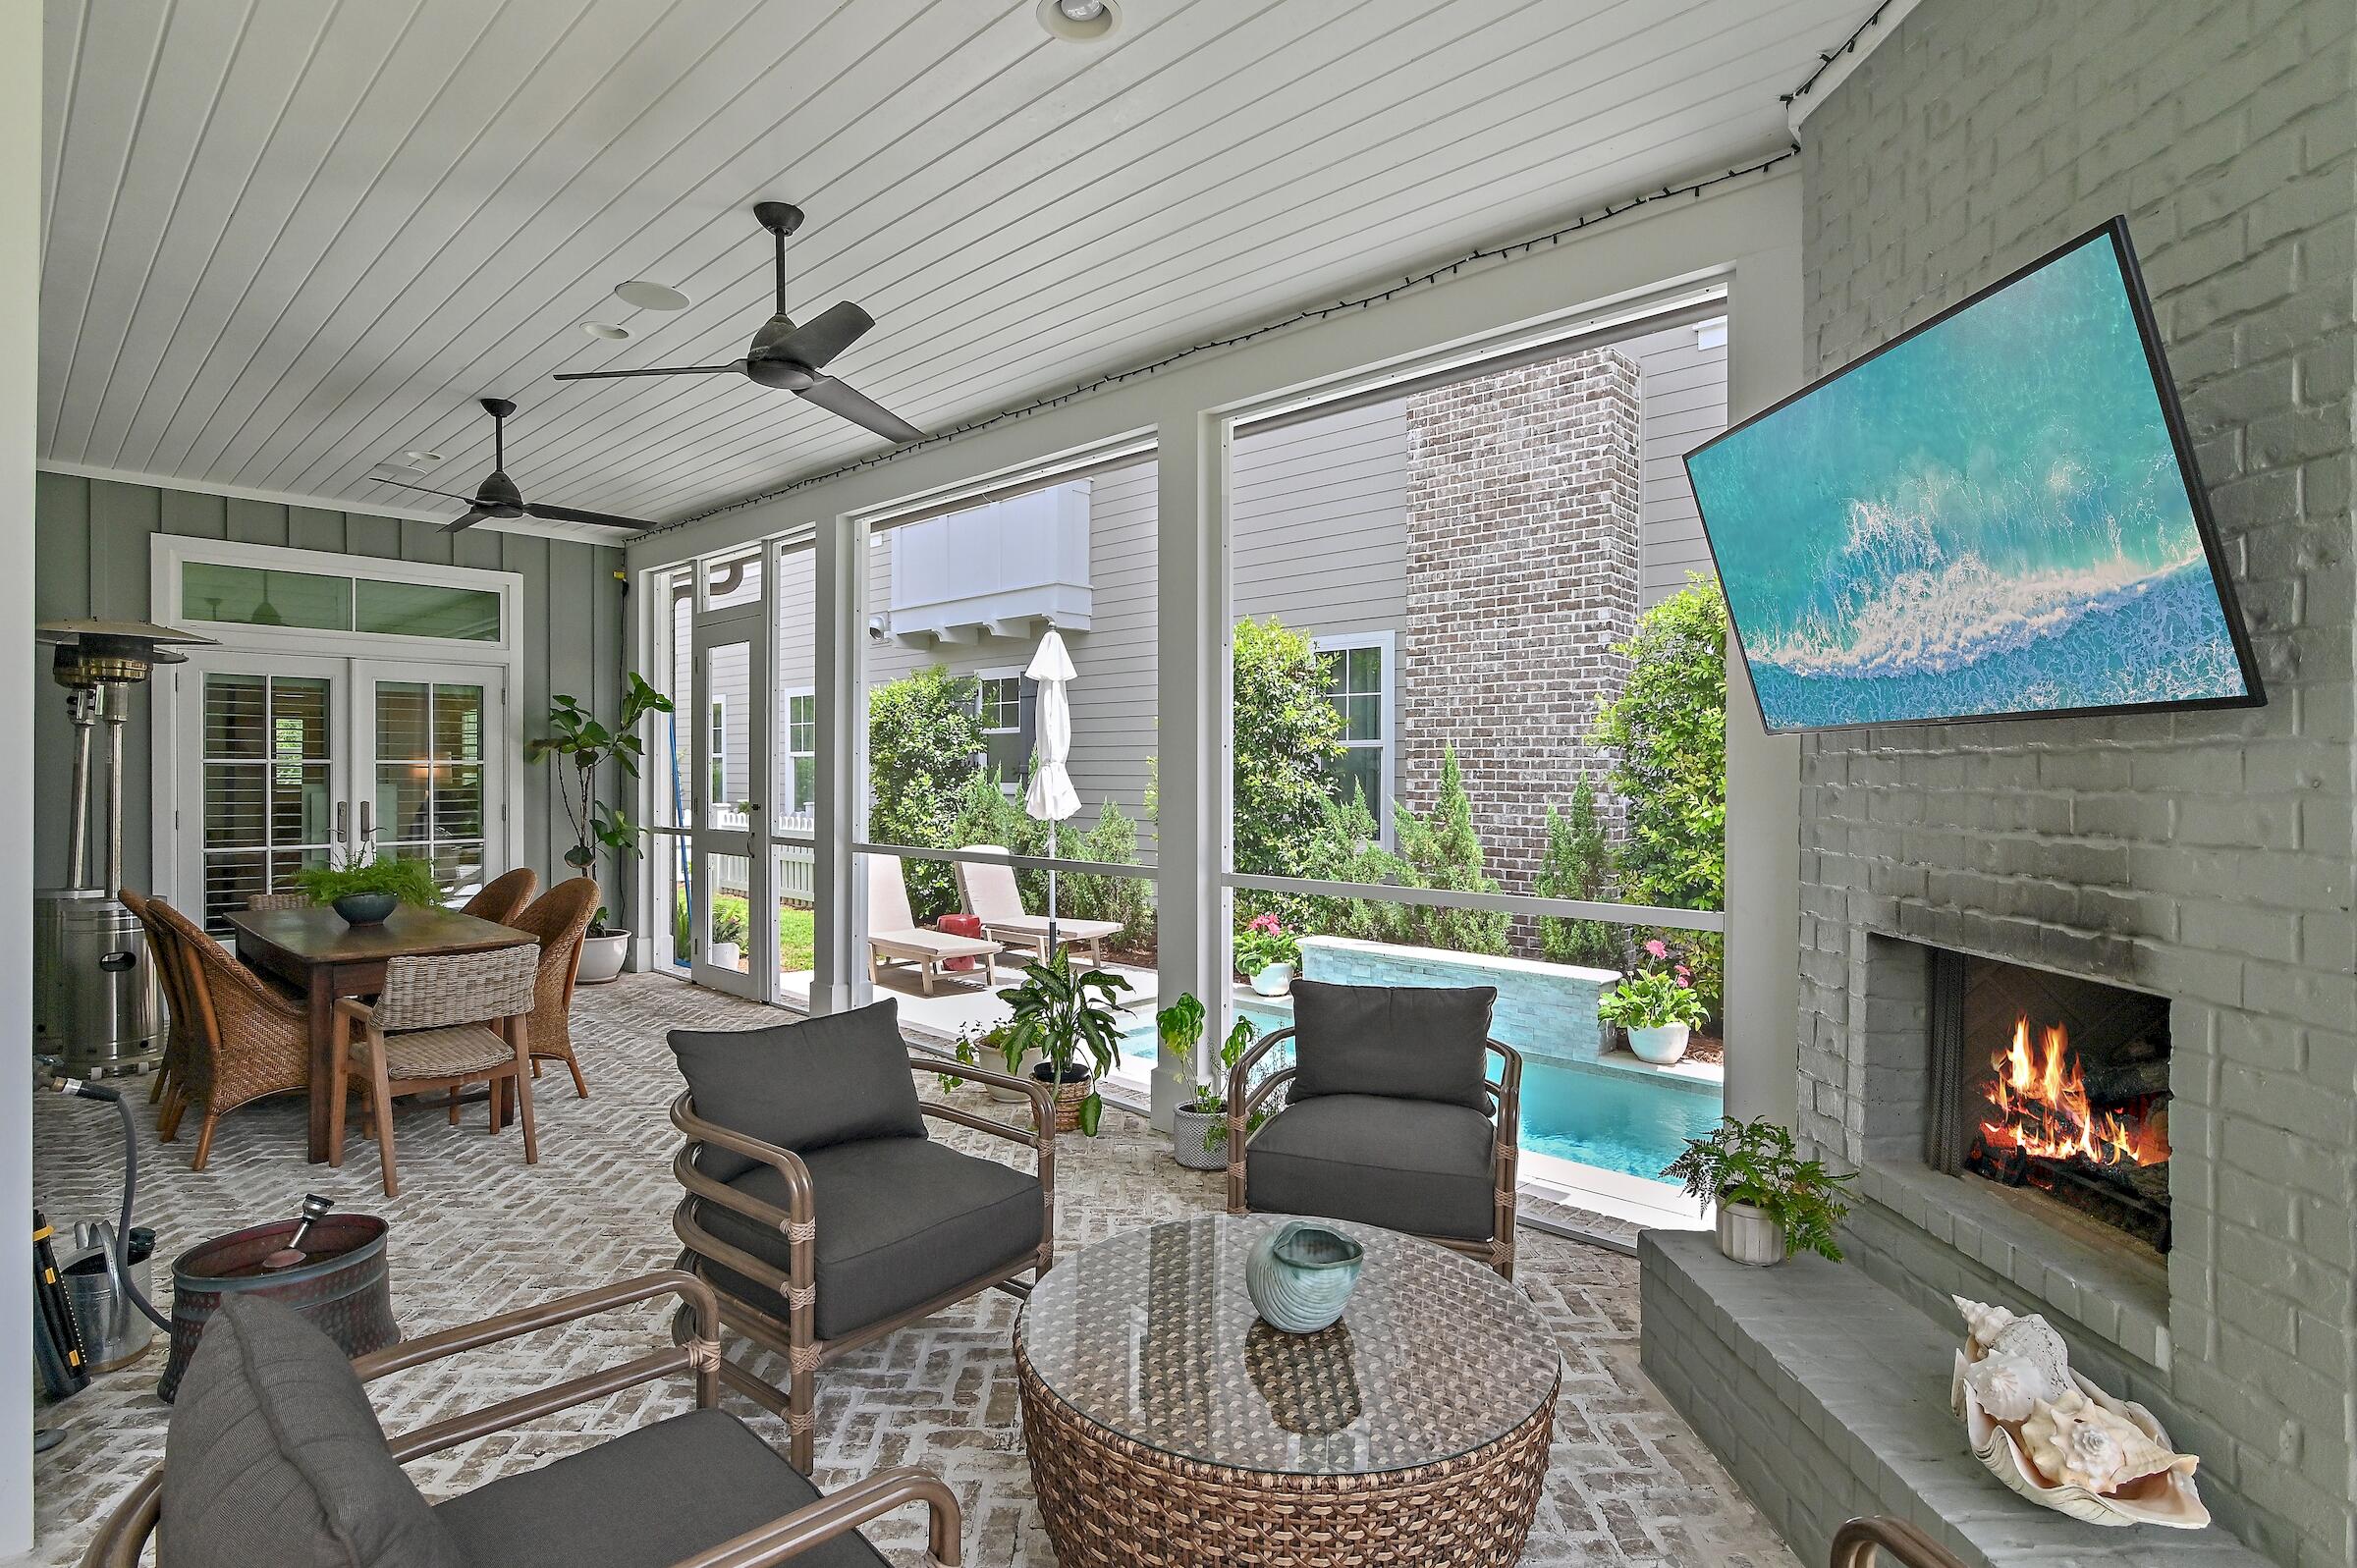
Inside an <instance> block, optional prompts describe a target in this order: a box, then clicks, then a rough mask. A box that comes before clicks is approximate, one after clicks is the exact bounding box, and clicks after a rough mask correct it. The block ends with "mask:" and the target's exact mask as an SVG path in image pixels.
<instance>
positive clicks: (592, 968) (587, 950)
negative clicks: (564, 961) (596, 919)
mask: <svg viewBox="0 0 2357 1568" xmlns="http://www.w3.org/2000/svg"><path fill="white" fill-rule="evenodd" d="M629 956H630V933H629V932H627V931H609V932H607V933H606V934H605V935H604V936H602V937H583V938H582V939H581V961H580V963H579V964H578V965H577V966H576V968H575V970H574V976H573V978H574V983H575V984H576V985H583V986H602V985H604V984H605V983H606V982H607V981H609V980H612V979H615V978H616V977H617V976H619V975H620V974H621V973H622V964H623V960H624V959H626V958H628V957H629Z"/></svg>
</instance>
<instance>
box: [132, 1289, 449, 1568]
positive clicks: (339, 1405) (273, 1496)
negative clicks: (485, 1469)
mask: <svg viewBox="0 0 2357 1568" xmlns="http://www.w3.org/2000/svg"><path fill="white" fill-rule="evenodd" d="M162 1506H163V1518H162V1521H161V1529H162V1546H161V1556H160V1557H159V1559H158V1560H159V1561H160V1562H161V1563H162V1565H163V1568H253V1565H254V1564H256V1563H269V1564H271V1565H272V1568H467V1564H466V1557H465V1556H464V1555H463V1554H462V1553H461V1552H460V1550H459V1545H458V1542H457V1541H454V1540H453V1539H452V1538H451V1535H450V1532H449V1530H448V1528H447V1527H445V1526H444V1525H443V1523H442V1522H441V1521H440V1520H439V1519H436V1518H435V1517H434V1511H433V1509H432V1508H430V1507H428V1506H427V1505H426V1501H425V1498H424V1497H422V1496H420V1495H419V1494H418V1491H417V1488H416V1487H414V1486H413V1485H411V1482H410V1478H409V1477H408V1476H406V1475H404V1474H403V1473H402V1469H401V1466H399V1465H397V1464H395V1463H394V1462H393V1455H392V1452H391V1450H389V1449H388V1448H387V1447H386V1446H385V1433H384V1429H383V1428H382V1427H380V1426H378V1425H377V1421H376V1411H375V1410H374V1409H373V1408H372V1407H371V1406H370V1405H369V1403H368V1395H367V1393H366V1392H365V1391H364V1390H363V1389H362V1388H361V1386H360V1379H359V1378H358V1377H357V1376H356V1374H355V1373H354V1372H353V1370H352V1363H351V1362H350V1361H347V1360H346V1359H345V1357H344V1352H343V1350H342V1349H341V1348H339V1347H338V1346H337V1344H336V1342H335V1341H334V1340H332V1339H330V1338H328V1337H327V1335H325V1334H323V1333H321V1332H320V1331H319V1330H318V1329H316V1328H314V1327H312V1326H311V1325H309V1324H307V1323H305V1322H303V1321H302V1319H301V1318H300V1317H298V1316H296V1315H295V1313H293V1312H292V1311H290V1310H289V1309H287V1308H285V1307H282V1306H280V1305H279V1304H278V1303H277V1302H275V1301H266V1300H263V1299H261V1298H259V1297H256V1296H252V1295H243V1294H241V1295H232V1296H229V1297H227V1298H225V1299H224V1300H223V1301H222V1303H221V1310H220V1311H219V1312H217V1313H215V1314H214V1315H213V1317H212V1319H211V1320H210V1321H209V1322H207V1323H206V1324H205V1325H204V1338H203V1339H202V1340H200V1341H199V1342H198V1343H197V1346H196V1354H195V1356H194V1357H193V1358H192V1359H191V1360H190V1362H189V1372H188V1376H187V1377H185V1378H183V1379H181V1383H180V1396H179V1398H178V1400H177V1401H176V1402H175V1403H174V1405H173V1407H172V1424H171V1426H170V1428H169V1429H168V1430H167V1432H166V1434H165V1437H164V1491H163V1499H162Z"/></svg>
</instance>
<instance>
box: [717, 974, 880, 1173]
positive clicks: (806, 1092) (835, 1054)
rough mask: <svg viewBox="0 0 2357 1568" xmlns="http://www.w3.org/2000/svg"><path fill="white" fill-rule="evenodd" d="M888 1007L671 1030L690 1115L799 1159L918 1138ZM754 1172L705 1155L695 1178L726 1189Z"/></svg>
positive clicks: (723, 1154) (742, 1162)
mask: <svg viewBox="0 0 2357 1568" xmlns="http://www.w3.org/2000/svg"><path fill="white" fill-rule="evenodd" d="M898 1009H899V1004H898V1003H897V1002H895V1001H893V1000H891V999H889V998H887V999H886V1000H883V1001H879V1002H877V1003H875V1004H874V1005H873V1006H869V1007H858V1008H854V1009H853V1010H851V1011H850V1012H833V1013H822V1014H820V1015H819V1016H818V1017H815V1018H805V1019H802V1020H801V1021H799V1022H796V1023H784V1024H774V1025H772V1026H770V1027H769V1028H767V1029H730V1030H712V1029H674V1030H673V1031H672V1032H671V1035H670V1041H671V1049H672V1054H674V1055H676V1056H677V1057H678V1058H679V1062H680V1074H681V1076H683V1077H685V1079H686V1080H687V1087H688V1089H689V1090H690V1091H691V1092H692V1093H693V1094H694V1096H695V1113H696V1114H697V1115H699V1116H701V1117H703V1118H704V1119H705V1120H706V1121H711V1122H717V1123H718V1124H719V1125H721V1126H723V1127H726V1128H728V1129H729V1130H730V1131H731V1132H740V1133H743V1134H744V1135H745V1136H747V1137H750V1138H758V1139H760V1140H761V1141H762V1142H763V1143H769V1144H776V1145H777V1146H778V1147H779V1148H781V1149H791V1150H793V1151H794V1152H795V1154H807V1153H809V1152H810V1151H812V1150H814V1149H824V1148H826V1147H827V1146H828V1145H830V1144H839V1143H856V1142H858V1141H860V1140H862V1139H867V1138H919V1137H922V1136H924V1131H925V1121H924V1115H923V1113H922V1112H921V1111H919V1110H918V1109H917V1105H916V1080H915V1079H913V1078H911V1077H910V1076H909V1074H908V1047H907V1044H906V1043H905V1042H904V1041H903V1040H902V1039H901V1024H900V1013H899V1010H898ZM753 1164H754V1162H752V1161H750V1160H747V1159H745V1158H744V1157H743V1156H742V1155H739V1154H733V1153H731V1152H729V1151H728V1150H725V1149H714V1148H709V1147H707V1148H706V1149H705V1150H704V1152H703V1155H702V1157H701V1158H700V1159H699V1160H698V1162H697V1168H699V1169H701V1170H703V1171H705V1172H706V1173H708V1174H710V1175H711V1176H712V1177H714V1178H715V1179H716V1180H720V1181H731V1180H734V1179H735V1178H737V1177H738V1176H740V1175H742V1174H743V1173H744V1172H745V1171H747V1170H750V1169H752V1168H753Z"/></svg>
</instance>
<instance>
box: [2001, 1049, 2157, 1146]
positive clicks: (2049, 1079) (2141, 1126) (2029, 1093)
mask: <svg viewBox="0 0 2357 1568" xmlns="http://www.w3.org/2000/svg"><path fill="white" fill-rule="evenodd" d="M1990 1065H1991V1066H1993V1067H1995V1068H1996V1069H1997V1077H1996V1079H1995V1080H1994V1081H1992V1082H1991V1083H1990V1085H1989V1088H1988V1090H1987V1091H1986V1093H1987V1098H1988V1101H1989V1103H1990V1104H1991V1105H1992V1106H1995V1107H1996V1108H1997V1112H1998V1114H1997V1117H1996V1119H1995V1120H1992V1121H1984V1122H1982V1123H1981V1136H1982V1137H1983V1138H1984V1139H1985V1140H1987V1142H1988V1146H1989V1147H1990V1148H1991V1149H1993V1150H1995V1149H2019V1150H2020V1151H2021V1152H2022V1153H2024V1154H2026V1155H2031V1156H2035V1157H2036V1158H2038V1159H2041V1160H2085V1161H2087V1162H2090V1163H2093V1164H2098V1165H2112V1164H2135V1165H2157V1164H2160V1163H2162V1162H2164V1161H2165V1160H2167V1159H2168V1132H2167V1128H2166V1124H2165V1122H2163V1121H2162V1119H2161V1118H2160V1117H2159V1116H2157V1115H2151V1114H2143V1113H2136V1114H2128V1115H2122V1114H2120V1113H2119V1112H2117V1111H2112V1110H2106V1111H2100V1112H2099V1111H2097V1110H2096V1109H2095V1108H2093V1107H2092V1106H2091V1105H2089V1104H2088V1101H2087V1085H2086V1082H2085V1076H2084V1074H2082V1073H2081V1072H2080V1070H2079V1058H2078V1057H2077V1056H2075V1055H2073V1054H2071V1050H2070V1040H2069V1037H2068V1036H2067V1035H2066V1034H2065V1033H2064V1032H2063V1031H2062V1030H2061V1029H2059V1028H2046V1027H2041V1028H2040V1029H2039V1031H2038V1047H2037V1049H2036V1050H2035V1051H2033V1050H2031V1048H2030V1020H2029V1018H2028V1017H2027V1015H2024V1016H2023V1017H2021V1018H2020V1019H2018V1020H2016V1021H2015V1023H2014V1025H2013V1043H2012V1045H2010V1046H2008V1047H2007V1048H2006V1049H2004V1050H2003V1051H2001V1052H1999V1053H1998V1054H1996V1055H1995V1056H1993V1057H1991V1058H1990Z"/></svg>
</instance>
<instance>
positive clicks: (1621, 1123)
mask: <svg viewBox="0 0 2357 1568" xmlns="http://www.w3.org/2000/svg"><path fill="white" fill-rule="evenodd" d="M1236 1011H1237V1012H1239V1013H1241V1014H1242V1015H1243V1016H1245V1017H1247V1018H1250V1019H1251V1020H1252V1022H1253V1023H1254V1024H1255V1025H1257V1026H1258V1027H1259V1028H1260V1029H1261V1030H1262V1031H1263V1032H1264V1033H1265V1032H1267V1031H1268V1030H1271V1029H1282V1028H1284V1027H1285V1026H1286V1025H1288V1024H1289V1023H1291V1022H1292V1021H1293V1020H1292V1016H1291V1014H1289V1013H1285V1012H1278V1011H1275V1010H1273V1009H1269V1008H1262V1007H1252V1006H1241V1007H1238V1008H1237V1009H1236ZM1123 1046H1124V1055H1127V1056H1129V1057H1130V1059H1131V1060H1133V1061H1134V1060H1143V1061H1145V1062H1149V1063H1150V1062H1152V1060H1153V1059H1154V1056H1153V1053H1154V1026H1153V1024H1152V1023H1151V1022H1149V1023H1146V1024H1144V1025H1142V1026H1139V1027H1137V1028H1132V1029H1129V1030H1126V1031H1124V1041H1123ZM1291 1059H1292V1051H1291V1047H1290V1046H1289V1045H1288V1046H1280V1047H1278V1048H1277V1050H1276V1051H1275V1052H1273V1053H1271V1054H1269V1055H1268V1056H1265V1057H1263V1058H1262V1062H1263V1065H1264V1066H1266V1067H1267V1068H1268V1070H1270V1071H1275V1070H1276V1069H1277V1068H1279V1067H1282V1066H1285V1065H1287V1064H1288V1062H1289V1061H1290V1060H1291ZM1722 1103H1723V1100H1722V1097H1721V1095H1720V1093H1719V1091H1718V1088H1717V1086H1716V1085H1713V1084H1708V1083H1691V1082H1681V1081H1679V1080H1676V1079H1673V1078H1669V1077H1666V1076H1655V1075H1653V1074H1650V1073H1638V1072H1634V1071H1628V1070H1624V1069H1621V1068H1616V1067H1604V1066H1596V1065H1593V1064H1590V1063H1586V1062H1566V1061H1552V1060H1548V1059H1545V1058H1542V1057H1537V1056H1525V1057H1523V1059H1522V1138H1521V1145H1522V1148H1523V1149H1524V1150H1525V1151H1526V1152H1528V1153H1531V1154H1539V1155H1549V1156H1552V1157H1553V1158H1555V1159H1557V1160H1568V1161H1571V1162H1574V1163H1577V1164H1582V1165H1593V1166H1595V1167H1596V1168H1598V1169H1600V1170H1610V1171H1613V1172H1616V1173H1617V1174H1619V1175H1623V1176H1635V1177H1638V1178H1639V1179H1641V1180H1645V1181H1656V1182H1659V1181H1661V1180H1662V1167H1663V1166H1664V1165H1666V1164H1668V1163H1669V1162H1671V1161H1672V1160H1674V1159H1676V1158H1677V1156H1678V1154H1679V1152H1680V1151H1681V1150H1683V1149H1684V1148H1685V1144H1686V1140H1687V1139H1688V1138H1699V1137H1702V1136H1703V1135H1705V1134H1706V1133H1708V1132H1709V1131H1710V1130H1711V1129H1712V1128H1713V1127H1715V1126H1717V1125H1718V1124H1719V1115H1720V1107H1721V1105H1722ZM1663 1185H1665V1186H1673V1185H1674V1183H1668V1182H1665V1183H1663Z"/></svg>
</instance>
